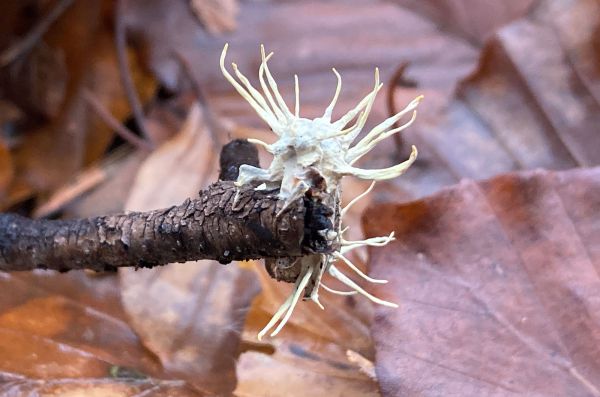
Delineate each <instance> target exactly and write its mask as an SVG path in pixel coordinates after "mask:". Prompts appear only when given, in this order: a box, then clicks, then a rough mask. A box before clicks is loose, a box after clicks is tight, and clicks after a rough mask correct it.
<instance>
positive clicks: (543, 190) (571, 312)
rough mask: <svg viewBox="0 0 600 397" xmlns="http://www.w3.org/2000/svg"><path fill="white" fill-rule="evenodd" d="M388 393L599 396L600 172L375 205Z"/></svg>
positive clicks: (545, 176)
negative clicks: (387, 304) (388, 236)
mask: <svg viewBox="0 0 600 397" xmlns="http://www.w3.org/2000/svg"><path fill="white" fill-rule="evenodd" d="M363 221H364V226H365V230H366V233H367V234H368V235H381V234H382V233H383V234H385V233H389V232H390V231H392V230H394V231H395V232H396V237H397V241H396V242H394V243H393V244H390V245H389V246H388V247H386V248H383V249H373V250H372V251H371V255H372V259H371V269H372V273H373V275H374V276H375V277H378V278H387V279H389V280H390V283H389V284H386V285H381V286H378V287H377V288H374V292H375V293H376V294H378V295H379V296H381V297H383V298H386V299H389V300H393V301H396V302H398V303H399V304H400V305H401V307H400V309H398V310H390V309H384V308H378V309H377V315H376V320H375V322H374V324H373V327H372V331H373V336H374V338H375V345H376V352H377V353H376V368H377V376H378V378H379V381H380V385H381V389H382V392H383V394H384V395H385V396H397V395H406V396H411V395H419V396H438V395H445V396H463V395H480V396H481V395H486V396H487V395H512V394H515V395H517V394H518V395H536V396H598V395H600V301H599V300H598V296H599V291H600V277H599V276H598V275H599V271H600V168H592V169H587V170H585V169H584V170H573V171H565V172H549V171H533V172H525V173H518V174H507V175H504V176H499V177H496V178H494V179H492V180H489V181H486V182H480V183H476V182H469V181H465V182H463V183H461V184H459V185H457V186H455V187H452V188H450V189H446V190H443V191H442V192H440V193H439V194H437V195H434V196H432V197H428V198H425V199H423V200H419V201H415V202H412V203H407V204H387V205H381V206H379V207H377V208H375V207H372V208H370V209H369V210H368V211H367V212H366V213H365V216H364V218H363Z"/></svg>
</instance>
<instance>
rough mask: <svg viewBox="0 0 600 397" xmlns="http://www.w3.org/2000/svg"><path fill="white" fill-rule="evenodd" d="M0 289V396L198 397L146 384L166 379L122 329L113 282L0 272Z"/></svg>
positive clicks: (173, 383) (179, 387) (182, 388)
mask: <svg viewBox="0 0 600 397" xmlns="http://www.w3.org/2000/svg"><path fill="white" fill-rule="evenodd" d="M0 288H1V289H2V291H3V293H2V295H1V296H0V394H2V395H11V396H12V395H14V396H21V395H23V396H24V395H27V396H38V395H65V393H74V394H73V395H78V394H76V393H81V394H82V395H83V393H84V391H85V393H87V394H86V395H94V394H96V395H107V394H106V393H108V392H110V391H112V392H113V393H116V392H117V391H118V392H119V393H121V394H118V395H123V396H133V395H135V393H140V392H142V391H146V392H147V393H149V394H152V393H155V394H153V395H158V394H159V392H163V393H164V392H167V391H168V392H172V393H174V394H176V395H185V396H192V395H197V394H192V393H191V392H189V389H187V387H186V385H185V382H183V381H181V380H157V379H155V378H153V377H160V378H163V379H165V377H164V374H163V373H162V369H161V367H160V365H159V364H158V363H157V362H156V359H155V357H154V356H153V355H152V354H150V353H149V352H148V351H147V350H146V349H144V347H143V345H142V344H141V343H140V341H139V339H138V337H137V336H136V335H135V333H134V332H133V330H132V329H131V327H130V326H129V325H128V324H127V322H126V316H125V313H124V312H123V310H122V308H121V305H120V300H119V299H120V297H119V289H118V280H117V279H116V277H115V276H114V275H108V276H102V277H98V276H96V277H94V276H89V275H88V274H86V273H84V272H71V273H69V274H57V273H53V272H45V271H39V272H38V271H36V272H32V273H20V274H7V273H1V274H0ZM132 377H133V378H132ZM167 379H168V378H167ZM61 393H63V394H61ZM177 393H179V394H177Z"/></svg>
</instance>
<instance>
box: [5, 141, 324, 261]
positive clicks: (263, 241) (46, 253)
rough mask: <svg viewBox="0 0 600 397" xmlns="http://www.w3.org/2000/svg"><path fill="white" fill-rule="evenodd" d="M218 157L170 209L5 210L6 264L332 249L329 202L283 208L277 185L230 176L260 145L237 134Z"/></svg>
mask: <svg viewBox="0 0 600 397" xmlns="http://www.w3.org/2000/svg"><path fill="white" fill-rule="evenodd" d="M220 157H221V158H220V165H221V172H220V174H219V179H221V181H220V182H217V183H214V184H212V185H211V186H209V187H208V188H207V189H206V190H203V191H201V192H200V197H199V198H198V199H194V200H191V199H187V200H186V201H185V202H184V203H183V204H181V205H178V206H173V207H170V208H167V209H161V210H156V211H150V212H130V213H128V214H122V215H114V216H100V217H95V218H88V219H75V220H66V221H62V220H61V221H52V220H32V219H29V218H25V217H22V216H18V215H14V214H0V271H20V270H32V269H53V270H58V271H61V272H65V271H69V270H72V269H91V270H96V271H112V270H115V269H116V268H117V267H125V266H127V267H136V268H137V267H154V266H159V265H166V264H168V263H173V262H187V261H193V260H199V259H216V260H218V261H219V262H221V263H224V264H225V263H229V262H231V261H233V260H248V259H258V258H281V257H285V258H290V257H292V258H295V257H300V256H303V255H306V254H310V253H319V252H321V253H322V252H328V250H329V247H328V243H327V242H326V240H325V237H323V236H324V235H326V233H327V231H328V230H329V229H331V228H332V225H331V222H330V221H329V219H328V217H329V216H330V215H331V209H329V208H327V207H326V206H324V205H323V204H320V203H318V202H317V201H315V200H314V199H311V198H310V197H308V196H305V197H302V198H300V199H298V200H296V201H295V202H294V203H293V205H291V206H289V207H288V208H287V209H286V210H285V211H283V212H282V213H281V214H279V216H278V213H279V212H280V211H281V209H282V207H283V202H282V201H280V200H279V199H278V193H279V191H278V190H270V191H260V190H254V188H253V186H251V185H248V186H244V187H242V188H240V189H238V188H236V186H235V185H234V184H233V182H231V181H232V180H234V179H236V178H237V176H238V170H239V167H240V165H242V164H249V165H254V166H258V165H259V164H258V153H257V151H256V148H255V147H254V145H252V144H250V143H249V142H248V141H246V140H241V139H238V140H234V141H232V142H230V143H228V144H227V145H225V146H224V147H223V149H222V150H221V156H220Z"/></svg>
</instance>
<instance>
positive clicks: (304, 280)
mask: <svg viewBox="0 0 600 397" xmlns="http://www.w3.org/2000/svg"><path fill="white" fill-rule="evenodd" d="M227 48H228V46H227V44H226V45H225V47H224V48H223V52H222V54H221V62H220V64H221V70H222V72H223V74H224V76H225V78H226V79H227V80H228V81H229V82H230V83H231V84H232V85H233V87H234V88H235V89H236V91H237V92H238V93H239V94H240V95H241V96H242V97H243V98H244V99H245V100H246V101H247V102H248V103H249V104H250V105H251V106H252V108H253V109H254V110H255V111H256V113H257V114H258V115H259V116H260V117H261V118H262V119H263V120H264V121H265V122H266V123H267V124H268V126H269V127H270V128H271V130H272V131H273V133H275V135H277V137H278V139H277V141H276V142H275V143H273V144H267V143H266V142H263V141H260V140H258V139H248V141H250V142H252V143H255V144H257V145H260V146H261V147H263V148H264V149H265V150H267V151H268V152H269V153H271V154H272V155H273V161H272V162H271V165H270V166H269V168H267V169H262V168H257V167H253V166H249V165H242V166H241V167H240V172H239V177H238V179H237V181H236V184H237V185H238V186H242V185H245V184H255V185H256V186H257V187H256V189H279V193H278V194H279V198H280V199H281V200H282V201H283V202H284V205H283V207H282V209H281V210H280V212H281V211H284V210H285V209H286V207H287V205H288V204H290V203H291V202H293V201H295V200H296V199H298V198H300V197H302V196H304V195H305V194H306V193H307V192H309V191H310V194H311V196H313V197H318V198H320V199H321V200H323V201H324V202H325V204H327V205H328V206H329V207H330V208H332V209H333V214H332V216H331V220H332V224H333V227H334V231H332V232H329V233H328V235H327V236H325V237H326V238H327V240H328V241H329V243H330V244H331V246H332V247H334V249H333V252H332V253H331V254H309V255H306V256H304V257H301V258H298V259H295V261H298V262H296V263H295V265H296V266H299V267H300V276H299V277H298V278H297V279H296V282H295V285H294V290H293V292H292V294H291V295H290V296H289V297H288V299H287V300H286V301H285V302H284V303H283V304H282V305H281V307H280V308H279V310H277V312H276V313H275V314H274V316H273V317H272V319H271V321H270V322H269V323H268V324H267V325H266V326H265V328H264V329H263V330H262V331H261V332H260V333H259V335H258V337H259V339H261V338H262V337H263V336H264V335H265V334H266V333H267V332H269V331H270V330H271V329H273V327H275V326H276V324H277V323H278V322H279V324H277V326H276V327H275V329H274V330H273V331H272V333H271V336H275V335H277V334H278V333H279V332H280V331H281V329H282V328H283V326H284V325H285V324H286V323H287V321H288V320H289V318H290V316H291V314H292V312H293V310H294V307H295V306H296V304H297V302H298V300H299V299H300V298H301V297H303V298H305V299H310V300H312V301H314V302H315V303H316V304H317V305H319V306H320V307H321V308H323V306H322V305H321V303H320V301H319V294H318V293H319V290H320V288H321V287H322V288H323V289H325V290H326V291H328V292H331V293H334V294H341V295H351V294H362V295H364V296H365V297H367V298H368V299H370V300H371V301H373V302H375V303H378V304H381V305H385V306H390V307H397V305H396V304H394V303H391V302H387V301H384V300H381V299H379V298H376V297H375V296H373V295H371V294H369V293H368V292H367V291H365V290H364V289H363V288H361V287H360V286H359V285H358V284H357V283H356V282H354V281H353V280H352V279H351V278H350V277H348V276H347V275H345V274H344V273H343V272H342V271H341V270H340V267H341V266H346V267H348V268H349V269H351V270H352V271H354V273H355V274H356V275H358V276H359V277H361V278H363V279H364V280H366V281H368V282H372V283H385V282H387V281H386V280H377V279H373V278H371V277H369V276H367V275H366V274H364V273H363V272H362V271H361V270H360V269H358V268H357V267H356V266H355V265H354V264H353V263H352V262H351V261H350V259H349V258H348V257H347V256H346V254H347V253H348V252H349V251H351V250H353V249H357V248H359V247H364V246H383V245H386V244H388V243H389V242H390V241H393V240H394V234H393V233H391V234H390V235H389V236H386V237H375V238H369V239H365V240H360V241H348V240H346V239H344V237H343V235H344V232H345V231H346V230H344V229H342V223H343V216H344V214H346V213H347V211H348V209H349V208H350V207H351V206H352V205H353V204H354V203H356V202H357V201H358V200H360V199H361V198H363V197H364V196H365V195H366V194H368V193H369V192H370V191H371V190H372V188H373V186H374V184H375V182H376V181H378V180H384V179H390V178H395V177H397V176H399V175H401V174H403V173H404V172H405V171H406V170H407V169H408V168H409V167H410V165H411V164H412V163H413V162H414V161H415V159H416V157H417V149H416V148H415V147H414V146H413V147H412V152H411V154H410V157H409V158H408V159H407V160H406V161H404V162H402V163H400V164H397V165H394V166H392V167H389V168H383V169H362V168H357V167H355V166H354V163H355V162H356V161H357V160H359V159H360V158H361V157H362V156H364V155H365V154H367V153H368V152H369V151H371V150H372V149H373V148H374V147H375V146H376V145H377V144H378V143H379V142H381V141H382V140H384V139H386V138H388V137H390V136H392V135H394V134H397V133H399V132H401V131H402V130H404V129H406V128H407V127H408V126H410V125H411V124H412V123H413V122H414V120H415V118H416V114H417V112H416V108H417V106H418V104H419V102H420V101H421V99H422V96H419V97H417V98H416V99H414V100H413V101H412V102H410V103H409V104H408V106H406V107H405V108H404V109H403V110H402V111H401V112H399V113H398V114H395V115H393V116H391V117H389V118H388V119H386V120H384V121H383V122H382V123H380V124H379V125H377V126H376V127H374V128H373V129H371V130H370V131H369V132H368V133H367V134H365V135H364V136H363V137H362V138H361V139H359V140H358V142H356V143H354V142H355V141H356V140H357V139H358V137H359V134H360V133H361V131H362V130H363V128H364V126H365V123H366V121H367V118H368V116H369V113H370V111H371V109H372V107H373V103H374V101H375V97H376V95H377V93H378V92H379V90H380V89H381V88H382V86H383V85H382V84H381V83H380V82H379V71H378V69H375V84H374V87H373V90H372V91H371V92H370V93H369V94H367V96H366V97H365V98H364V99H362V100H361V101H360V102H359V103H358V105H357V106H356V107H355V108H354V109H352V110H350V111H349V112H347V113H346V114H345V115H344V116H342V117H341V118H340V119H338V120H336V121H332V112H333V109H334V107H335V104H336V102H337V100H338V97H339V94H340V91H341V87H342V79H341V76H340V74H339V73H338V72H337V71H336V70H335V69H333V73H334V74H335V76H336V78H337V88H336V90H335V93H334V96H333V99H332V100H331V103H330V104H329V106H327V108H326V109H325V112H324V114H323V116H321V117H318V118H315V119H307V118H303V117H300V101H299V96H300V92H299V84H298V77H297V76H294V77H295V78H294V81H295V99H296V100H295V106H294V111H293V112H292V111H290V110H289V108H288V106H287V105H286V103H285V101H284V99H283V97H282V96H281V94H280V93H279V90H278V88H277V83H276V82H275V79H274V78H273V76H272V74H271V72H270V70H269V67H268V64H267V63H268V60H269V58H270V57H271V56H272V55H273V54H272V53H270V54H266V53H265V51H264V47H262V46H261V55H262V62H261V65H260V67H259V73H258V77H259V84H260V89H261V90H262V92H261V91H259V90H258V89H256V88H255V87H253V86H252V84H251V83H250V81H249V80H248V79H247V78H246V77H245V76H244V75H243V74H242V73H241V72H240V70H239V69H238V67H237V65H236V64H235V63H233V64H232V67H233V71H234V74H235V76H236V77H237V79H236V78H235V77H234V76H233V75H232V74H231V73H229V71H228V70H227V68H226V67H225V56H226V54H227ZM238 80H239V81H238ZM406 115H410V119H409V120H408V121H407V122H406V123H404V124H403V125H401V126H399V127H395V125H396V123H397V122H398V121H400V120H401V119H402V118H403V117H404V116H406ZM344 176H354V177H357V178H361V179H366V180H372V181H373V182H372V183H371V186H370V187H369V188H368V189H367V190H366V191H365V192H364V193H363V194H361V195H359V196H358V197H356V198H355V199H353V200H352V201H351V202H350V203H349V204H348V205H347V206H346V207H345V208H341V206H340V193H341V184H340V181H341V179H342V177H344ZM338 265H339V266H340V267H338ZM325 273H327V274H329V275H330V276H331V277H333V278H335V279H337V280H339V281H341V282H342V283H343V284H345V285H347V286H348V287H349V288H350V289H351V290H350V291H337V290H334V289H332V288H329V287H328V286H326V285H325V284H324V283H323V282H322V278H323V275H324V274H325Z"/></svg>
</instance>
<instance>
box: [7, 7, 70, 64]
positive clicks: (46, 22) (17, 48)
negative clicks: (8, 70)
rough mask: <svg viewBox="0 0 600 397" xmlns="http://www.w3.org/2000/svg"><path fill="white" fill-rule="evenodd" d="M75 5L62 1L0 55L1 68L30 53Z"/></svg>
mask: <svg viewBox="0 0 600 397" xmlns="http://www.w3.org/2000/svg"><path fill="white" fill-rule="evenodd" d="M72 4H73V0H60V1H59V2H58V3H57V4H56V5H55V6H54V8H52V10H50V12H49V13H48V14H46V15H44V17H43V18H42V19H40V20H39V21H38V23H37V24H36V25H35V26H34V27H33V28H32V29H31V30H30V31H29V33H27V34H26V35H25V36H24V37H23V38H22V39H21V40H19V41H18V42H16V43H14V44H13V45H11V46H10V47H8V48H7V49H6V50H4V51H3V52H2V54H0V68H1V67H4V66H7V65H9V64H10V63H12V62H14V61H15V60H16V59H17V58H19V56H20V55H22V54H24V53H26V52H27V51H30V50H31V49H32V48H33V47H34V46H35V44H36V43H37V42H38V41H39V40H40V39H41V38H42V36H44V34H45V33H46V32H47V31H48V29H50V27H51V26H52V24H53V23H54V22H56V20H57V19H58V18H59V17H60V16H61V15H62V14H63V13H64V12H65V11H66V10H67V9H68V8H69V7H70V6H71V5H72Z"/></svg>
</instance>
